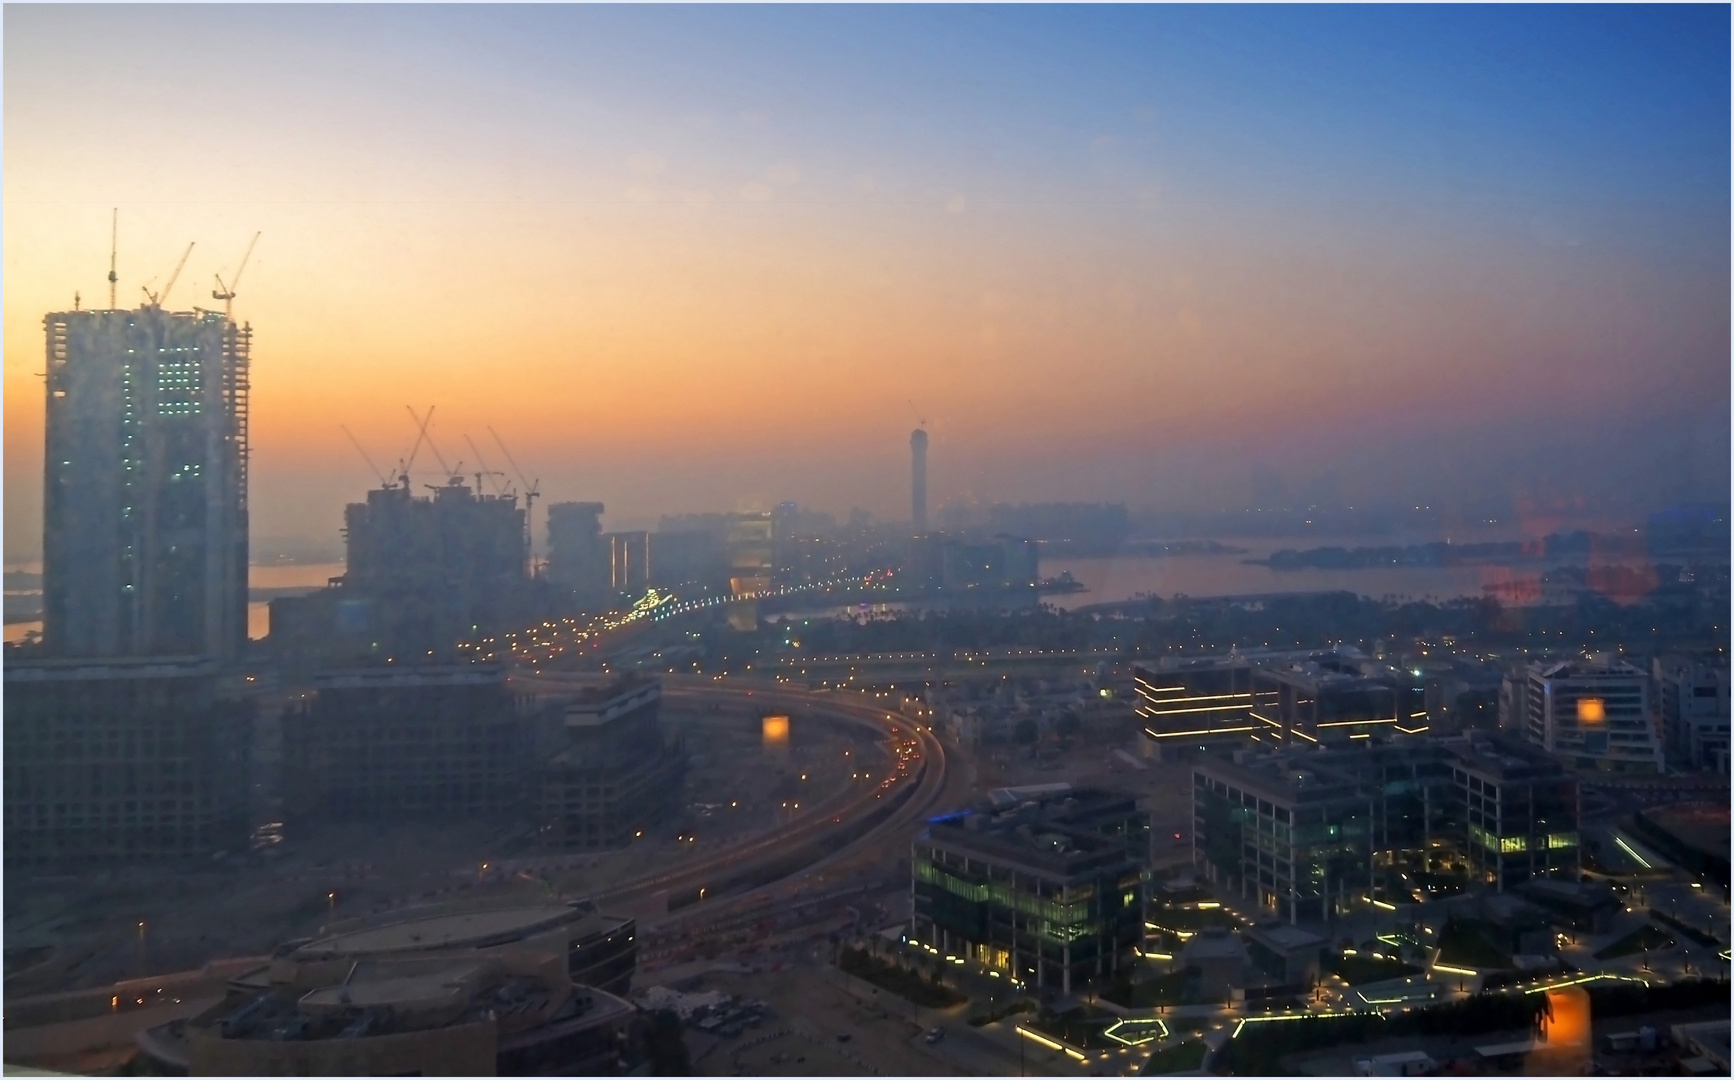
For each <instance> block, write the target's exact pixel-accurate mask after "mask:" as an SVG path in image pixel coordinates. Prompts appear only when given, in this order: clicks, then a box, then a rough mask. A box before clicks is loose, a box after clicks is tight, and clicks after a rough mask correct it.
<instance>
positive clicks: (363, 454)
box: [337, 424, 391, 488]
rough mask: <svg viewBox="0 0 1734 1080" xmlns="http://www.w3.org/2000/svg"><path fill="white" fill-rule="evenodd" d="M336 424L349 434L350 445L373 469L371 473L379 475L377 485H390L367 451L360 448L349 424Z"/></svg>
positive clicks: (386, 486) (359, 443)
mask: <svg viewBox="0 0 1734 1080" xmlns="http://www.w3.org/2000/svg"><path fill="white" fill-rule="evenodd" d="M337 426H338V427H340V428H342V429H343V433H344V434H345V435H348V436H349V442H350V445H352V446H354V447H355V452H356V453H358V454H360V455H361V460H363V461H365V462H367V467H368V468H370V469H372V470H373V475H374V476H377V477H379V486H380V487H382V488H388V487H390V486H391V484H390V482H389V481H387V480H386V478H385V474H384V473H382V472H380V471H379V466H377V465H375V464H374V463H373V459H372V458H370V457H368V456H367V451H366V450H363V449H362V448H361V441H360V440H359V439H357V438H356V437H355V433H354V432H353V431H350V430H349V425H348V424H338V425H337Z"/></svg>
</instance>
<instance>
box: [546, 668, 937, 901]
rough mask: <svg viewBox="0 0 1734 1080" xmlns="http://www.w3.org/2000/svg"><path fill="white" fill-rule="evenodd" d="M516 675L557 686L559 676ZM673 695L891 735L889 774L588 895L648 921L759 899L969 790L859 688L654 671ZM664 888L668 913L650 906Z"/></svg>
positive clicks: (927, 742)
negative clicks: (764, 828)
mask: <svg viewBox="0 0 1734 1080" xmlns="http://www.w3.org/2000/svg"><path fill="white" fill-rule="evenodd" d="M519 678H521V679H522V681H523V682H524V683H526V684H529V685H531V686H538V685H545V686H547V687H548V688H549V689H552V690H558V689H560V684H561V682H562V681H563V680H561V679H560V678H559V677H558V676H555V675H550V674H542V675H538V676H530V677H523V676H520V677H519ZM661 679H662V685H663V696H664V697H665V698H668V699H669V700H670V701H671V702H679V703H682V704H685V703H699V702H704V703H717V702H721V703H724V704H727V705H732V706H735V707H745V708H752V709H761V708H762V709H763V710H764V711H765V712H767V713H769V712H787V713H790V714H791V715H794V716H797V717H799V718H800V719H802V720H804V721H807V722H812V721H815V720H817V721H828V722H831V723H835V724H845V725H854V726H858V727H867V728H870V729H871V730H873V732H874V733H875V734H876V735H878V736H880V737H881V738H884V739H886V740H888V741H889V742H890V743H891V745H892V753H893V756H894V759H895V766H896V770H895V772H894V773H893V775H892V776H890V777H888V778H887V779H885V780H884V781H881V782H880V783H878V784H875V785H873V786H872V787H871V788H868V789H865V790H863V791H861V792H860V793H859V794H853V795H851V794H849V793H847V792H845V796H846V797H845V799H844V800H843V801H840V802H839V801H829V800H828V801H827V802H826V803H825V804H824V805H822V806H816V807H814V808H813V809H812V810H811V811H810V812H809V813H807V814H806V815H803V816H802V817H799V818H797V819H795V820H794V821H792V822H790V823H789V824H787V825H784V826H781V827H779V828H776V829H773V830H771V831H770V832H767V833H761V834H759V835H758V836H755V837H752V838H750V839H747V840H744V841H742V842H740V843H737V844H734V845H731V846H729V847H726V848H723V849H722V850H719V851H716V852H713V853H711V854H708V855H705V856H702V857H698V858H694V859H692V860H691V861H690V862H687V863H684V864H683V865H681V866H678V867H676V868H673V869H666V870H659V871H657V872H655V873H651V874H647V875H645V876H643V877H641V878H638V879H636V880H633V881H630V882H627V883H625V884H622V885H619V886H616V887H614V888H612V889H610V890H608V891H607V892H605V893H602V894H600V895H598V896H596V897H595V900H596V901H597V903H598V904H599V905H601V906H602V907H603V908H605V909H614V910H619V911H635V910H636V911H647V913H646V914H645V915H643V916H641V917H640V920H639V921H640V924H641V925H644V926H646V927H666V926H668V925H670V924H672V923H675V922H679V921H681V920H684V919H686V918H688V917H690V916H693V915H699V914H702V915H703V916H704V917H706V918H714V917H717V916H719V915H722V914H725V913H727V912H729V911H731V910H738V909H743V908H746V907H749V906H751V905H753V904H755V903H763V902H764V899H765V898H766V897H767V896H768V895H770V894H773V893H775V892H777V891H779V890H781V889H784V888H787V887H788V886H790V885H791V884H792V883H793V882H794V881H795V880H797V879H799V878H801V877H803V876H805V875H806V874H807V873H808V872H810V871H812V870H813V869H815V868H816V867H818V866H819V865H820V864H828V863H831V862H834V861H837V860H839V859H843V858H847V857H849V856H851V855H855V854H859V853H860V852H862V851H865V850H869V849H873V848H876V847H882V846H884V845H886V844H898V845H900V846H901V845H905V844H907V843H908V841H909V840H910V839H911V837H912V835H913V827H914V826H917V825H919V824H920V823H921V822H922V821H924V820H925V819H926V818H927V817H928V816H930V815H931V814H932V813H933V811H934V809H935V808H936V807H938V806H940V805H943V804H946V803H947V802H948V801H961V800H962V799H963V798H965V797H967V794H968V792H967V784H966V783H965V781H964V779H963V778H962V776H961V775H960V774H959V773H958V771H957V770H955V769H953V768H951V767H950V764H949V763H948V762H947V760H946V755H945V748H944V746H943V745H942V744H941V743H940V741H939V739H937V738H936V737H935V736H934V735H933V733H932V732H931V731H929V730H928V729H927V728H926V727H925V726H924V725H922V724H920V723H917V722H916V721H914V720H910V719H909V718H907V717H904V716H900V715H898V714H896V713H894V712H889V711H887V710H886V709H885V708H884V707H883V706H882V705H881V704H877V703H875V702H873V701H872V699H870V698H868V697H867V696H866V695H865V694H862V695H859V696H858V695H856V694H852V693H848V692H842V693H828V692H813V691H809V690H805V689H801V688H796V687H790V686H786V685H782V684H778V683H775V682H758V681H750V680H745V679H728V680H727V681H721V680H713V679H710V678H703V677H694V676H672V675H664V676H661ZM664 897H665V898H666V904H667V911H666V914H663V913H661V912H660V911H658V910H657V909H659V908H661V907H662V903H663V898H664Z"/></svg>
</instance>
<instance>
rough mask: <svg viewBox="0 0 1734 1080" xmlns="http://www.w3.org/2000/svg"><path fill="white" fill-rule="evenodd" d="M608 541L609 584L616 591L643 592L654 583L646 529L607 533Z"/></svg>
mask: <svg viewBox="0 0 1734 1080" xmlns="http://www.w3.org/2000/svg"><path fill="white" fill-rule="evenodd" d="M602 539H603V540H605V541H607V543H608V587H609V588H610V589H612V590H613V591H614V592H615V593H617V594H618V593H633V594H637V593H641V592H643V591H644V590H645V589H646V588H648V587H649V585H650V534H649V533H648V532H645V531H643V530H642V529H635V530H630V531H627V532H611V533H604V534H603V537H602Z"/></svg>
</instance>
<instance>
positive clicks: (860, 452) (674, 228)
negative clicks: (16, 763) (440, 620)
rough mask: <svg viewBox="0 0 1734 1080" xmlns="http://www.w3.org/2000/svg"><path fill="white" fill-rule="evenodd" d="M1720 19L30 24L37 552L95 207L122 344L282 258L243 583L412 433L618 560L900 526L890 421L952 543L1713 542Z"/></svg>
mask: <svg viewBox="0 0 1734 1080" xmlns="http://www.w3.org/2000/svg"><path fill="white" fill-rule="evenodd" d="M1727 18H1728V16H1727V12H1726V11H1725V10H1720V9H1642V10H1638V9H1630V8H1598V9H1593V10H1583V9H1569V8H1568V9H1544V10H1537V9H1493V10H1473V11H1465V10H1462V9H1445V10H1439V9H1354V10H1319V9H1311V10H1309V9H1300V10H1283V11H1259V12H1258V13H1256V14H1254V13H1253V12H1251V11H1250V10H1241V9H1209V10H1199V9H1192V8H1158V9H1138V10H1125V9H1115V10H1111V11H1107V10H1097V9H1067V10H1065V11H1040V10H1024V9H1018V10H1006V9H997V8H985V9H961V10H941V9H897V10H891V9H872V10H862V9H799V8H797V9H777V10H756V9H683V8H673V9H638V10H634V9H607V8H604V9H534V10H523V9H514V10H507V11H502V10H499V9H474V8H461V7H460V8H441V9H352V8H321V9H311V10H310V9H264V10H260V9H240V8H224V7H217V8H209V9H198V11H197V13H194V12H193V11H191V10H186V9H150V8H144V9H136V8H127V9H117V8H73V9H58V8H31V7H24V8H13V9H11V10H10V11H9V12H8V19H7V29H8V30H9V31H10V33H9V34H8V35H7V39H8V40H7V45H6V61H7V64H6V67H7V74H6V77H5V78H6V91H7V95H6V96H7V114H6V119H7V123H8V127H9V131H10V138H9V139H8V150H10V151H11V153H9V154H8V155H7V162H6V166H5V180H6V188H7V199H6V206H5V224H6V240H5V250H4V260H5V270H6V272H7V275H8V279H9V281H10V283H11V285H12V288H10V289H8V290H7V294H6V298H5V309H4V334H5V345H6V361H5V368H4V380H5V382H4V387H5V390H6V392H7V395H6V400H7V405H6V413H5V421H6V439H5V451H6V472H5V487H6V501H5V511H6V540H5V543H6V548H7V551H8V554H9V556H14V555H15V553H30V552H33V551H35V550H37V549H39V546H40V538H41V520H42V519H41V510H40V507H41V484H42V443H43V426H42V425H43V407H42V400H43V399H42V388H41V383H40V382H39V381H38V380H37V378H36V377H35V373H36V372H38V371H40V370H41V356H42V353H41V348H42V344H41V343H42V338H41V335H42V321H41V320H42V317H43V315H44V313H46V312H49V311H55V310H65V309H68V308H70V307H71V306H72V298H73V294H74V293H75V292H78V293H81V294H82V302H83V306H85V307H92V306H97V305H98V304H100V303H102V302H103V301H104V300H105V299H106V281H105V280H104V277H105V274H106V271H107V266H108V254H109V252H108V244H109V212H110V208H111V207H115V206H118V207H119V208H120V228H119V248H120V254H119V265H118V271H119V275H120V278H121V284H120V293H119V303H120V305H121V306H123V307H126V306H133V305H135V304H136V303H137V299H138V296H139V294H138V291H137V290H138V288H139V287H140V286H141V285H150V287H152V288H159V287H160V284H161V282H163V281H164V280H166V279H167V277H168V276H169V273H170V271H171V270H172V269H173V267H174V262H175V260H176V259H177V258H178V257H179V256H180V253H181V251H182V250H184V248H185V245H186V243H187V242H188V241H197V242H198V247H197V248H196V249H195V251H194V253H193V257H192V259H191V260H190V261H189V262H188V264H187V267H186V270H185V272H184V276H183V277H182V278H181V279H180V281H179V282H178V283H177V286H176V291H175V293H174V296H173V297H172V298H170V301H169V305H168V306H169V307H171V308H175V309H182V308H190V307H191V306H192V305H194V304H196V303H204V304H207V305H208V304H210V303H211V301H209V300H206V299H205V297H207V296H208V295H209V294H210V292H211V291H212V289H213V288H214V287H215V280H214V277H213V275H214V274H223V275H224V276H225V277H227V276H228V272H229V271H230V270H232V269H233V267H234V266H235V264H236V263H237V262H238V261H239V259H240V257H241V253H242V251H243V250H244V248H245V246H246V243H247V241H248V239H249V238H250V237H251V236H252V235H253V233H254V232H255V231H256V230H262V231H263V232H264V238H263V239H262V240H261V242H260V244H259V247H258V250H257V252H256V253H255V254H254V256H253V262H252V263H251V264H250V265H249V268H248V272H247V280H246V282H245V284H244V285H243V286H242V288H241V290H240V296H239V297H238V298H237V299H236V301H235V311H236V315H237V317H238V318H240V319H243V320H245V321H248V322H250V323H252V325H253V326H254V328H255V329H256V330H257V331H258V332H259V336H258V345H257V348H256V359H255V363H254V396H253V401H254V413H253V420H252V424H253V426H252V444H253V450H254V454H253V460H252V465H251V472H252V488H253V490H252V500H251V501H252V508H253V532H254V534H255V535H256V536H272V537H290V536H307V537H309V538H319V537H324V538H329V537H333V536H335V534H336V530H337V528H338V526H339V524H340V521H341V508H342V506H343V505H344V504H345V503H348V502H353V501H356V500H358V499H359V498H360V497H361V494H362V493H363V491H365V489H366V488H368V487H370V486H373V485H374V483H375V480H374V477H373V475H372V473H371V472H370V471H369V470H368V468H367V466H366V465H365V464H364V463H363V462H362V461H361V459H360V457H359V456H358V455H357V454H356V453H355V451H354V449H353V448H352V447H351V446H350V445H349V443H348V440H347V439H345V437H344V436H343V433H342V431H341V429H340V427H339V425H340V424H343V425H348V426H349V427H350V428H351V429H353V430H354V431H355V432H356V435H357V437H358V438H359V439H360V441H361V442H362V443H363V445H364V446H366V447H367V450H368V453H369V454H370V455H371V456H372V457H373V459H374V461H375V462H376V463H377V464H378V465H380V466H381V467H389V464H390V463H391V462H392V461H394V460H395V459H396V458H397V457H398V456H399V455H401V454H402V453H404V452H405V451H406V450H407V448H408V447H409V445H410V444H411V442H412V441H413V437H414V430H413V428H411V427H410V426H409V424H408V423H407V422H406V420H405V418H404V415H403V405H404V404H406V403H413V404H415V405H417V407H418V408H425V406H426V405H427V404H428V403H437V404H438V406H439V419H438V422H437V431H438V435H439V438H440V439H441V448H442V450H443V451H444V452H445V454H446V456H447V458H448V459H457V458H463V459H465V462H466V464H465V466H464V468H463V471H464V472H466V473H468V472H470V471H472V470H473V469H474V468H475V467H476V466H475V464H474V463H473V462H469V461H468V458H469V457H470V454H469V453H467V452H466V451H467V450H468V448H467V446H465V444H464V442H463V435H464V434H465V433H468V434H470V435H472V436H474V437H476V438H477V440H478V443H479V445H481V446H482V447H483V452H484V453H488V452H489V451H490V450H491V444H490V442H489V441H488V440H486V439H484V438H482V436H483V435H484V434H485V432H486V429H487V426H488V425H492V426H494V427H495V428H496V429H498V430H499V431H500V432H501V434H502V435H503V436H504V437H505V438H506V440H507V441H508V442H509V443H510V444H511V446H512V448H513V451H514V454H515V456H516V457H517V458H518V460H519V461H520V462H521V463H522V464H523V465H524V466H525V470H526V472H527V473H530V474H532V475H534V476H536V477H538V478H540V480H541V482H542V484H541V486H542V491H543V492H544V493H545V494H546V495H548V496H549V497H550V498H552V499H554V500H561V499H594V500H596V501H600V502H604V503H606V504H607V505H608V506H609V508H610V511H611V516H614V515H618V518H617V520H622V521H642V520H645V519H651V518H654V517H656V516H657V515H659V514H662V513H672V512H676V511H678V510H682V509H693V510H726V509H732V508H733V505H734V503H735V502H736V500H737V499H739V498H741V497H743V496H749V495H761V494H762V495H769V496H772V497H776V498H792V499H795V500H797V501H800V502H802V503H803V504H811V505H815V506H817V507H819V508H821V509H825V510H831V511H834V512H843V511H846V510H847V509H848V508H849V507H851V506H863V507H866V508H868V509H870V510H872V511H874V512H875V513H876V514H879V515H881V516H883V517H886V518H891V519H897V518H900V517H901V512H900V511H901V508H906V507H908V506H909V490H908V485H909V472H908V467H909V466H908V458H907V457H906V455H907V453H908V450H907V448H906V447H905V446H904V439H905V438H906V436H907V433H908V431H909V427H910V423H911V421H912V420H913V419H915V417H912V416H911V415H910V402H911V400H913V402H914V403H915V405H916V406H917V408H918V409H919V411H920V413H921V414H922V415H923V416H924V417H925V418H926V419H927V420H928V421H929V425H928V426H929V427H930V429H931V430H932V432H933V439H934V446H933V454H932V461H931V493H930V496H929V499H930V505H932V506H938V505H941V504H943V503H944V502H946V501H947V500H949V499H955V498H960V497H973V498H977V499H981V500H989V501H992V500H1002V501H1012V502H1020V501H1031V502H1035V501H1049V500H1058V499H1069V498H1087V499H1113V500H1115V501H1124V502H1127V503H1130V504H1132V505H1134V506H1139V507H1151V506H1154V507H1169V508H1173V509H1177V510H1194V509H1212V508H1217V504H1218V503H1219V502H1228V504H1229V505H1232V501H1231V500H1235V499H1244V500H1250V498H1251V494H1252V491H1253V490H1254V488H1255V486H1256V485H1253V484H1250V483H1249V479H1248V478H1253V477H1258V476H1261V475H1270V476H1274V477H1276V478H1277V479H1278V480H1279V481H1282V482H1284V483H1286V484H1288V485H1289V486H1290V487H1291V488H1301V487H1305V486H1307V485H1309V484H1315V483H1316V482H1317V481H1318V480H1319V479H1320V478H1323V477H1330V478H1333V479H1334V482H1335V483H1336V485H1337V487H1338V490H1339V491H1340V493H1341V496H1342V498H1343V499H1344V501H1347V502H1351V503H1352V502H1355V501H1357V500H1368V499H1385V500H1398V499H1408V498H1417V499H1425V500H1429V501H1436V502H1441V503H1446V504H1451V503H1453V502H1455V503H1457V504H1468V503H1472V502H1483V501H1494V502H1497V501H1501V500H1504V501H1506V502H1519V501H1522V500H1523V499H1540V498H1546V499H1559V500H1569V499H1571V498H1574V497H1581V498H1586V499H1591V500H1611V501H1614V502H1621V503H1624V504H1626V505H1628V506H1630V507H1631V508H1632V509H1633V510H1635V511H1639V512H1641V511H1642V510H1643V509H1644V508H1647V507H1654V506H1657V505H1662V504H1665V503H1667V502H1671V501H1677V500H1679V499H1685V498H1702V497H1707V496H1719V495H1720V496H1725V493H1726V491H1727V487H1728V471H1727V470H1728V465H1727V462H1728V456H1729V455H1728V422H1727V416H1728V404H1729V396H1728V375H1727V342H1728V310H1729V309H1728V299H1727V297H1728V205H1727V202H1726V193H1727V190H1728V175H1729V173H1728V135H1727V132H1728V123H1727V121H1728V112H1727V109H1728V103H1727V97H1726V92H1725V85H1726V80H1727V77H1728V51H1727V46H1726V41H1727ZM50 38H54V39H56V40H69V41H75V42H77V45H76V49H77V50H78V51H79V54H80V63H78V64H76V65H66V64H64V63H62V62H61V60H60V59H59V57H60V56H61V53H60V52H59V51H58V50H56V49H48V48H46V47H45V43H46V42H47V41H48V40H49V39H50ZM266 39H269V40H270V42H271V45H272V55H271V56H267V55H266V54H265V52H264V50H263V49H262V47H261V43H262V42H263V41H265V40H266ZM713 41H720V42H722V43H724V45H725V46H726V47H725V48H721V49H718V48H716V47H715V46H713V45H711V44H709V43H710V42H713ZM145 57H148V58H149V59H148V60H147V59H142V58H145ZM185 70H199V71H201V72H202V73H203V74H201V76H200V77H199V78H198V79H196V80H193V81H192V83H190V84H189V83H188V82H187V80H185V79H184V78H181V77H179V76H173V77H171V76H170V75H168V74H166V73H169V72H176V71H185ZM93 72H94V73H95V74H94V76H93V75H92V74H91V73H93ZM190 85H197V86H199V87H208V88H209V89H208V90H203V89H201V90H196V91H190V90H189V89H188V87H189V86H190ZM129 294H130V295H129ZM424 455H425V451H424ZM424 460H425V457H424ZM489 465H491V466H492V467H494V468H506V467H507V466H506V465H504V464H503V463H501V462H499V461H490V462H489ZM427 478H428V479H432V476H431V474H430V475H429V476H428V477H427ZM538 542H540V537H538Z"/></svg>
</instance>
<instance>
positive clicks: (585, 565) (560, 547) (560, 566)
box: [546, 502, 613, 605]
mask: <svg viewBox="0 0 1734 1080" xmlns="http://www.w3.org/2000/svg"><path fill="white" fill-rule="evenodd" d="M602 511H603V505H602V504H601V503H599V502H560V503H552V504H550V505H549V506H548V566H547V570H546V574H547V577H548V580H549V581H551V582H553V583H554V584H556V585H564V586H566V587H567V588H569V589H571V590H572V597H573V599H574V600H575V601H577V602H578V603H579V604H580V605H595V604H599V603H602V602H603V601H605V600H607V599H608V598H609V596H610V594H611V593H612V591H613V590H612V588H611V586H612V576H613V575H612V568H611V566H610V563H609V559H610V552H609V544H608V541H607V540H605V539H604V538H603V535H602Z"/></svg>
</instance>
